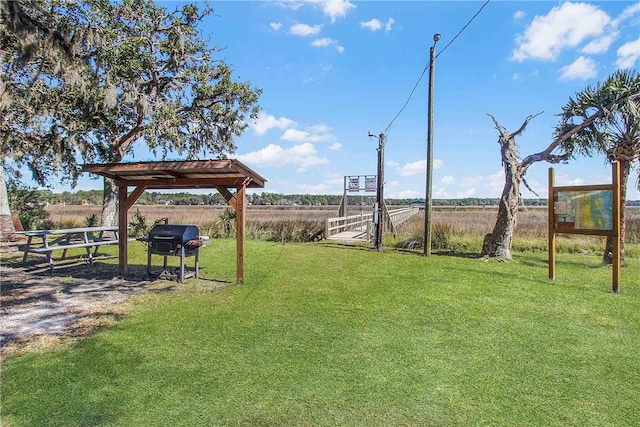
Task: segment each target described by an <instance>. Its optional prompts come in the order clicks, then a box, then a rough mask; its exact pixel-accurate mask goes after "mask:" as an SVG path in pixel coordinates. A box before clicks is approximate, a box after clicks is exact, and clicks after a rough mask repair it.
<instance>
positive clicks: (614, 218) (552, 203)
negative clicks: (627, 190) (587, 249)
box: [547, 162, 620, 293]
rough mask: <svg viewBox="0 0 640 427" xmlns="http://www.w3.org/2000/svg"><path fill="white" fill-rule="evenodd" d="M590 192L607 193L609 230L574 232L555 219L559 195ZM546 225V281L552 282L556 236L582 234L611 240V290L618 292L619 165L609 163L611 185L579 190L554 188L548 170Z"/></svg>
mask: <svg viewBox="0 0 640 427" xmlns="http://www.w3.org/2000/svg"><path fill="white" fill-rule="evenodd" d="M594 191H611V207H610V209H611V230H605V229H588V228H575V226H571V225H573V224H574V223H570V222H566V223H565V222H563V221H559V219H560V218H559V217H561V216H563V214H564V212H556V211H557V210H561V209H560V208H561V205H560V204H559V193H562V192H575V193H581V192H583V193H588V192H594ZM547 204H548V221H549V279H551V280H554V279H555V278H556V234H582V235H592V236H607V237H608V236H611V237H612V238H613V245H612V246H613V248H612V252H613V253H612V269H611V271H612V277H611V290H612V291H613V292H615V293H617V292H618V282H619V279H620V165H619V163H618V162H612V163H611V184H601V185H579V186H558V187H556V186H555V171H554V170H553V168H549V198H548V203H547Z"/></svg>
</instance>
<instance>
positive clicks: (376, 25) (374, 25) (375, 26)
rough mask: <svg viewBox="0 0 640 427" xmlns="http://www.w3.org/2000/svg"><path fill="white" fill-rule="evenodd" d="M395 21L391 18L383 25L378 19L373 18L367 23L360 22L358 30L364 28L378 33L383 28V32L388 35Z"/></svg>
mask: <svg viewBox="0 0 640 427" xmlns="http://www.w3.org/2000/svg"><path fill="white" fill-rule="evenodd" d="M395 22H396V20H395V19H393V18H389V19H388V20H387V23H386V24H383V23H382V22H381V21H380V20H379V19H376V18H373V19H370V20H369V21H360V28H366V29H367V30H369V31H380V30H381V29H382V28H383V27H384V31H385V32H386V33H388V32H389V31H391V28H392V27H393V24H395Z"/></svg>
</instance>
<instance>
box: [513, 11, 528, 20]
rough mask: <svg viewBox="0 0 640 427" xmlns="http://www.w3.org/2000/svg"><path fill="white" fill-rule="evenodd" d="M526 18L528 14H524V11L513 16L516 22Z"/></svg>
mask: <svg viewBox="0 0 640 427" xmlns="http://www.w3.org/2000/svg"><path fill="white" fill-rule="evenodd" d="M525 16H526V13H525V12H524V10H519V11H517V12H516V13H514V14H513V19H515V20H519V19H522V18H524V17H525Z"/></svg>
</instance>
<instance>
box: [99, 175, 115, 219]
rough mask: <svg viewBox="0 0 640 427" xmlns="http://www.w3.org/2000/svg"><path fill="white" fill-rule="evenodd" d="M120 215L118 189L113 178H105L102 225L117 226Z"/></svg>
mask: <svg viewBox="0 0 640 427" xmlns="http://www.w3.org/2000/svg"><path fill="white" fill-rule="evenodd" d="M117 214H118V187H117V186H116V183H115V181H114V180H113V179H111V178H104V193H103V197H102V225H103V226H111V225H117V224H116V217H117Z"/></svg>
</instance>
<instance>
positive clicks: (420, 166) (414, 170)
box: [398, 159, 443, 176]
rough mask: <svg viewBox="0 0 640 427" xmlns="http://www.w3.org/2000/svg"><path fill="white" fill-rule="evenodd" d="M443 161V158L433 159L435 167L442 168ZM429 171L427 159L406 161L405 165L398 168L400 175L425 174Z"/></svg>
mask: <svg viewBox="0 0 640 427" xmlns="http://www.w3.org/2000/svg"><path fill="white" fill-rule="evenodd" d="M442 165H443V163H442V160H439V159H435V160H434V161H433V169H434V170H435V169H440V168H441V167H442ZM426 171H427V160H426V159H425V160H418V161H417V162H412V163H406V164H405V165H404V166H402V167H399V168H398V173H399V174H400V176H410V175H418V174H425V173H426Z"/></svg>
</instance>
